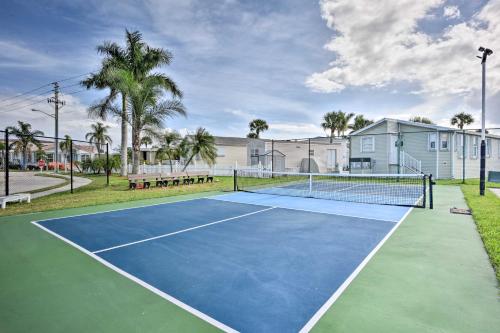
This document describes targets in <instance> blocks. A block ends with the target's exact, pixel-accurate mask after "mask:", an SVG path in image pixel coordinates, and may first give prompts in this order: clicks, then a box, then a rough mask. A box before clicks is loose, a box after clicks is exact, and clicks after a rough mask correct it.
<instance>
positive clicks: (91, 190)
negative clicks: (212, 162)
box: [0, 175, 233, 216]
mask: <svg viewBox="0 0 500 333" xmlns="http://www.w3.org/2000/svg"><path fill="white" fill-rule="evenodd" d="M85 177H87V178H90V179H92V183H90V184H89V185H87V186H83V187H81V188H78V189H75V191H74V193H73V194H70V193H69V192H62V193H56V194H52V195H49V196H46V197H42V198H38V199H35V200H33V201H32V203H31V204H26V203H21V204H9V205H8V206H7V209H3V210H0V216H6V215H17V214H24V213H33V212H42V211H48V210H57V209H64V208H76V207H84V206H95V205H102V204H108V203H119V202H127V201H135V200H142V199H152V198H162V197H170V196H176V195H183V194H192V193H200V192H213V191H230V190H232V189H233V177H214V182H213V183H205V184H192V185H181V186H175V187H172V186H169V187H168V188H155V187H152V188H150V189H146V190H135V191H131V190H129V189H128V180H127V178H126V177H119V176H111V177H110V185H109V186H106V177H105V176H103V175H90V176H88V175H86V176H85Z"/></svg>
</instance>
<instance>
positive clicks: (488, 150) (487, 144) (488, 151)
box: [484, 138, 491, 158]
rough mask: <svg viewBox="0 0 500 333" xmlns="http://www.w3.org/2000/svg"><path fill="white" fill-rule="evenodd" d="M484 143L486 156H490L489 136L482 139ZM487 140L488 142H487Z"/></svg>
mask: <svg viewBox="0 0 500 333" xmlns="http://www.w3.org/2000/svg"><path fill="white" fill-rule="evenodd" d="M484 142H485V144H486V147H485V148H486V157H487V158H490V157H491V138H486V140H485V141H484ZM488 142H489V143H488Z"/></svg>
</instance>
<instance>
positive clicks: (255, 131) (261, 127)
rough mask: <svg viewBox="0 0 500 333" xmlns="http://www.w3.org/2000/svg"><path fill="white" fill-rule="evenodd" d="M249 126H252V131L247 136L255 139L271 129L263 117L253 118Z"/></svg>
mask: <svg viewBox="0 0 500 333" xmlns="http://www.w3.org/2000/svg"><path fill="white" fill-rule="evenodd" d="M248 127H250V133H248V135H247V137H248V138H253V139H258V138H259V136H260V133H262V132H264V131H267V130H268V129H269V125H267V122H266V121H265V120H263V119H254V120H252V121H251V122H250V123H249V124H248Z"/></svg>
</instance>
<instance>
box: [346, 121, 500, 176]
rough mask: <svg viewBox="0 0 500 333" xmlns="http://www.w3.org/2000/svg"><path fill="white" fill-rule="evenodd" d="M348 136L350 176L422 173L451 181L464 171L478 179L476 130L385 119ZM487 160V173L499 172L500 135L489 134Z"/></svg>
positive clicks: (477, 139) (478, 140)
mask: <svg viewBox="0 0 500 333" xmlns="http://www.w3.org/2000/svg"><path fill="white" fill-rule="evenodd" d="M464 133H465V135H464ZM349 137H350V156H349V161H350V163H349V164H350V169H351V173H376V174H384V173H388V174H393V173H398V172H399V173H421V172H423V173H426V174H432V175H433V176H434V177H435V178H441V179H450V178H462V173H463V170H464V169H465V177H466V178H479V161H480V156H479V154H480V143H481V134H480V133H479V132H477V131H467V130H465V131H462V130H459V129H455V128H450V127H443V126H438V125H429V124H422V123H415V122H411V121H405V120H398V119H390V118H384V119H381V120H379V121H377V122H375V123H373V124H371V125H369V126H367V127H365V128H363V129H361V130H358V131H355V132H352V133H350V134H349ZM464 152H465V154H464ZM464 157H465V158H464ZM486 157H487V160H486V167H487V169H486V172H488V171H489V170H493V171H498V170H500V136H498V135H492V134H488V135H487V139H486Z"/></svg>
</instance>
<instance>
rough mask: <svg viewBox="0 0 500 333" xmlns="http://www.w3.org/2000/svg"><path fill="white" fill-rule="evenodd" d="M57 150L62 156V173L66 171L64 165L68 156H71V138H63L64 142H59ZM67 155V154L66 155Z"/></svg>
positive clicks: (66, 136)
mask: <svg viewBox="0 0 500 333" xmlns="http://www.w3.org/2000/svg"><path fill="white" fill-rule="evenodd" d="M59 148H60V149H61V152H62V153H63V155H64V171H66V163H67V161H68V155H69V154H72V153H73V152H70V150H71V137H70V136H69V135H65V136H64V140H63V141H61V142H59ZM68 153H69V154H68Z"/></svg>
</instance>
